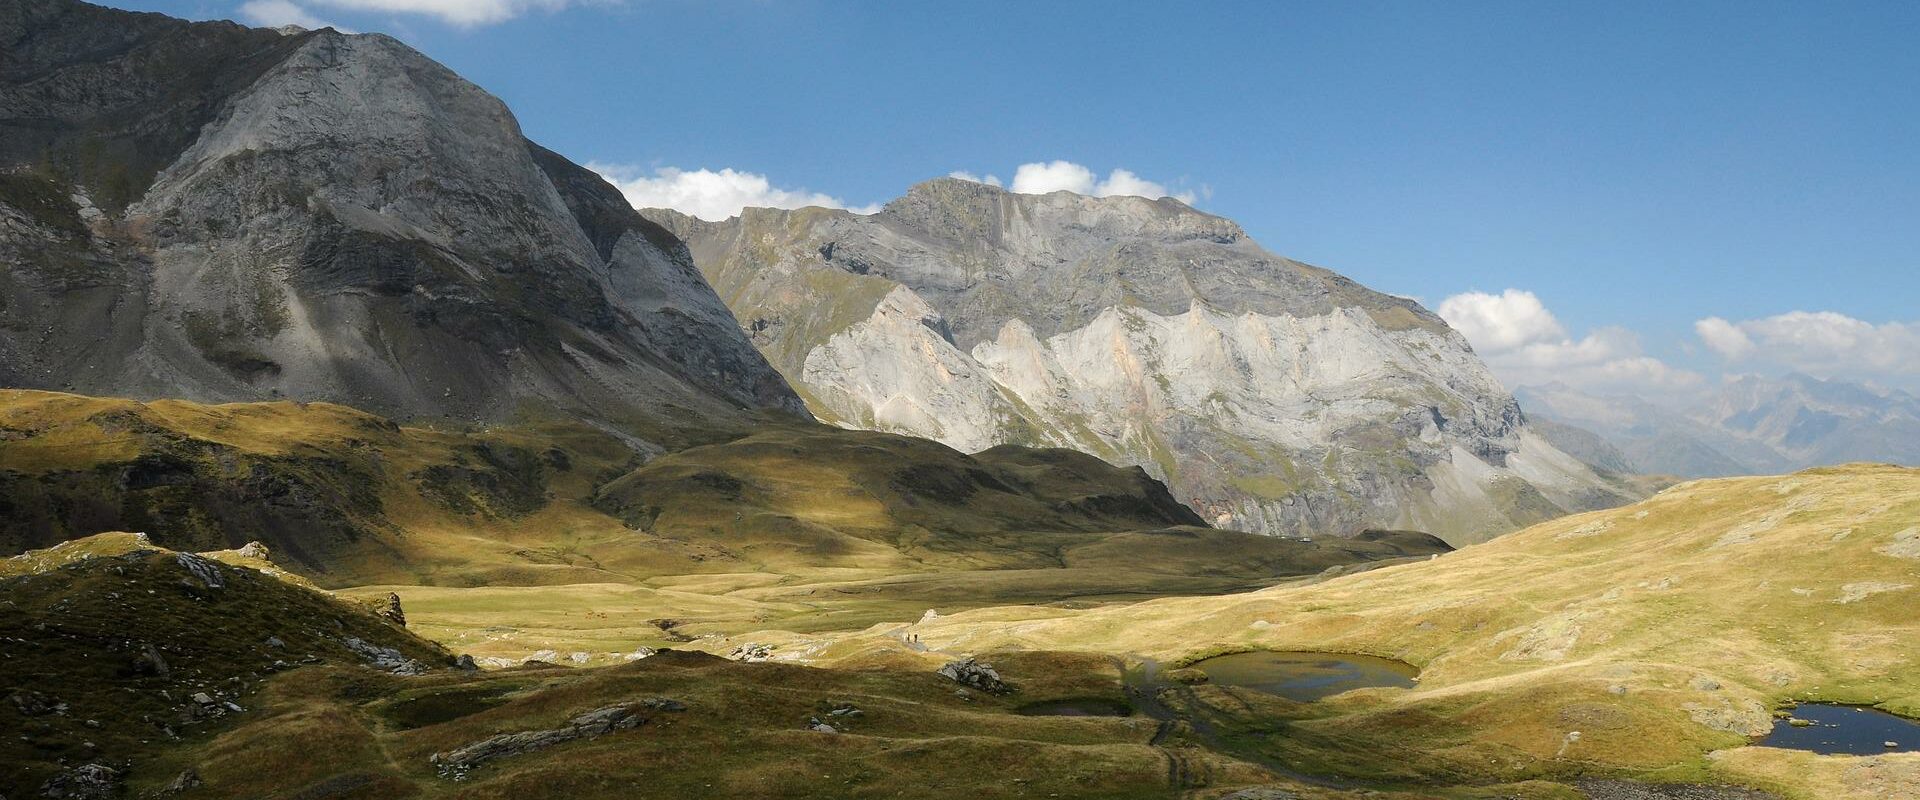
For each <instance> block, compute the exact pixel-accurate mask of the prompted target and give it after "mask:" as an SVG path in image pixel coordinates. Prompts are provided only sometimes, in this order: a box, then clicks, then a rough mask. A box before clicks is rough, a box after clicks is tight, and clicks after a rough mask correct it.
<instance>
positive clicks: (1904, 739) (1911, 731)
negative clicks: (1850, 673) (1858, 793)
mask: <svg viewBox="0 0 1920 800" xmlns="http://www.w3.org/2000/svg"><path fill="white" fill-rule="evenodd" d="M1793 719H1796V720H1801V721H1803V722H1810V723H1812V724H1811V725H1807V724H1801V725H1795V724H1793V722H1792V721H1791V720H1785V719H1782V720H1775V721H1774V723H1773V732H1772V733H1769V734H1767V736H1766V738H1764V739H1761V740H1760V744H1762V745H1764V746H1766V747H1784V748H1788V749H1792V750H1808V751H1812V752H1815V753H1825V754H1828V755H1842V754H1843V755H1857V756H1858V755H1873V754H1875V753H1911V752H1915V751H1920V721H1916V720H1911V719H1907V718H1905V717H1897V716H1894V715H1892V714H1889V713H1887V712H1885V711H1879V710H1876V709H1871V708H1863V707H1861V706H1843V705H1835V704H1832V703H1802V704H1800V705H1798V706H1795V707H1794V708H1793ZM1889 743H1892V745H1893V746H1892V747H1889V746H1887V745H1888V744H1889Z"/></svg>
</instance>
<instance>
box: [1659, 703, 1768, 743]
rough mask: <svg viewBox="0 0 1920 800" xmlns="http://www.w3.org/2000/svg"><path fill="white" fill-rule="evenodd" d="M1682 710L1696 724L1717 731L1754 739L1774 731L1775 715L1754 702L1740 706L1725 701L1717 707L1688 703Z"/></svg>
mask: <svg viewBox="0 0 1920 800" xmlns="http://www.w3.org/2000/svg"><path fill="white" fill-rule="evenodd" d="M1680 710H1682V711H1685V712H1687V715H1688V716H1690V717H1692V718H1693V721H1694V722H1697V723H1699V724H1701V725H1705V726H1706V727H1709V728H1712V729H1714V730H1716V731H1726V732H1728V733H1737V734H1740V735H1741V736H1748V737H1753V736H1765V735H1767V732H1768V731H1771V730H1773V715H1772V714H1769V713H1767V710H1766V709H1765V708H1762V707H1761V705H1760V703H1759V702H1757V701H1754V700H1746V701H1743V702H1741V703H1740V704H1739V705H1738V706H1736V705H1735V704H1734V703H1733V702H1731V701H1729V700H1724V699H1723V700H1721V701H1720V702H1719V703H1718V704H1715V705H1708V704H1705V703H1687V704H1685V705H1682V706H1681V707H1680Z"/></svg>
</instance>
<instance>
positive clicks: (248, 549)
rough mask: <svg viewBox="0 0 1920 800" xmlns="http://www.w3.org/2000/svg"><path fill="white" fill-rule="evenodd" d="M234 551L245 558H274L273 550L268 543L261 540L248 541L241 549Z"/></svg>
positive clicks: (266, 559) (267, 559) (270, 559)
mask: <svg viewBox="0 0 1920 800" xmlns="http://www.w3.org/2000/svg"><path fill="white" fill-rule="evenodd" d="M234 553H235V554H236V555H239V556H241V557H243V558H255V559H259V560H261V561H272V560H273V553H272V551H269V550H268V549H267V546H266V545H264V544H261V543H259V542H247V543H246V545H244V546H242V547H241V548H240V549H239V550H235V551H234Z"/></svg>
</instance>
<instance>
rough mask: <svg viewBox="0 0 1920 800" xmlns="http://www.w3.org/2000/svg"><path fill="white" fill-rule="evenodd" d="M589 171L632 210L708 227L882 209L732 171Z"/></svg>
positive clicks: (607, 166)
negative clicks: (733, 220) (669, 214)
mask: <svg viewBox="0 0 1920 800" xmlns="http://www.w3.org/2000/svg"><path fill="white" fill-rule="evenodd" d="M587 168H588V169H591V170H593V171H595V172H598V173H600V175H601V176H602V177H604V178H606V179H607V180H608V181H611V182H612V183H613V185H615V186H618V187H620V192H621V193H622V194H625V195H626V196H627V202H629V203H632V204H633V207H634V208H671V209H673V210H675V211H679V212H681V213H684V214H691V215H693V216H696V217H699V218H701V219H704V220H708V221H710V222H718V221H720V220H723V219H726V218H728V217H733V216H738V215H739V214H740V210H741V209H743V208H801V207H803V206H824V207H826V208H844V209H847V210H849V211H852V212H854V213H856V214H872V213H874V212H876V211H879V210H880V207H879V206H877V205H869V206H849V205H847V203H846V201H844V200H841V199H840V198H838V197H834V196H832V195H826V194H821V193H819V192H809V191H807V190H805V189H781V188H778V187H776V186H774V185H773V182H772V181H769V180H767V176H765V175H759V174H755V173H752V172H741V171H739V170H734V169H722V170H720V171H718V172H715V171H713V170H710V169H696V170H683V169H677V168H674V167H660V168H658V169H655V170H653V172H652V173H651V174H649V173H647V172H646V171H645V170H642V169H640V168H637V167H631V166H620V165H610V164H592V163H590V164H588V165H587Z"/></svg>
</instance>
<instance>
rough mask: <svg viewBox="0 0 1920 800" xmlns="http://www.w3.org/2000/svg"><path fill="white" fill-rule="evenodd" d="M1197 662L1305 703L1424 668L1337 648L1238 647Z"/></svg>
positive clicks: (1395, 681)
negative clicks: (1276, 649)
mask: <svg viewBox="0 0 1920 800" xmlns="http://www.w3.org/2000/svg"><path fill="white" fill-rule="evenodd" d="M1191 666H1192V668H1193V669H1197V670H1199V671H1201V672H1203V673H1206V676H1207V680H1208V681H1209V682H1211V683H1215V684H1219V685H1221V686H1240V687H1244V688H1248V689H1253V690H1255V691H1260V692H1266V693H1268V694H1274V695H1279V696H1281V697H1284V698H1287V699H1288V700H1296V701H1299V702H1302V703H1311V702H1313V701H1315V700H1320V699H1322V698H1326V697H1332V696H1333V695H1336V694H1339V693H1341V692H1346V691H1352V690H1354V689H1367V688H1372V687H1376V686H1387V687H1401V688H1406V687H1411V686H1413V685H1414V678H1415V676H1417V675H1419V674H1420V671H1419V670H1418V669H1415V668H1414V666H1413V665H1412V664H1408V663H1406V662H1403V661H1394V660H1392V659H1387V658H1377V657H1375V656H1358V655H1345V654H1337V653H1285V652H1271V651H1259V652H1252V653H1234V654H1232V655H1224V656H1215V657H1213V658H1209V659H1205V660H1202V661H1196V662H1194V663H1193V664H1192V665H1191Z"/></svg>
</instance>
